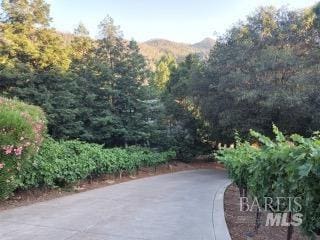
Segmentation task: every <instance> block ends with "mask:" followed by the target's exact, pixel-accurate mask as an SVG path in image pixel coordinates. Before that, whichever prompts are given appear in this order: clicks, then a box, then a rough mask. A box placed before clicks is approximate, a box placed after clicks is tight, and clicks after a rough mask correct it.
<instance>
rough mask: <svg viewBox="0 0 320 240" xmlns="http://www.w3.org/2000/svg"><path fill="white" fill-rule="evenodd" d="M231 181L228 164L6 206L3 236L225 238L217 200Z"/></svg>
mask: <svg viewBox="0 0 320 240" xmlns="http://www.w3.org/2000/svg"><path fill="white" fill-rule="evenodd" d="M227 183H229V180H228V178H227V175H226V172H225V171H223V170H193V171H184V172H178V173H173V174H165V175H160V176H155V177H150V178H143V179H138V180H134V181H130V182H125V183H121V184H117V185H113V186H109V187H104V188H99V189H95V190H91V191H87V192H83V193H79V194H74V195H70V196H66V197H62V198H58V199H54V200H50V201H47V202H41V203H36V204H33V205H30V206H25V207H19V208H15V209H11V210H6V211H3V212H0V239H1V240H15V239H16V240H81V239H86V240H215V239H217V240H223V239H221V238H220V239H218V238H216V236H217V231H218V232H220V234H221V231H223V230H219V229H216V230H215V229H214V226H215V225H216V226H217V227H219V228H221V225H219V223H217V222H216V221H218V222H221V224H222V225H223V223H224V218H222V219H221V217H222V216H221V215H219V213H217V215H219V216H218V218H219V219H220V220H219V219H217V220H215V219H216V218H215V216H214V215H215V211H214V206H215V205H216V207H217V205H218V204H219V201H221V198H220V200H219V198H216V196H217V194H218V193H219V192H220V193H221V189H223V188H224V186H226V184H227ZM220 204H221V203H220ZM221 206H223V205H220V206H219V207H221ZM222 208H223V207H222ZM222 211H223V209H222ZM220 214H221V213H220ZM214 220H215V221H214ZM218 234H219V233H218ZM222 236H223V232H222ZM226 237H227V235H226ZM226 239H228V238H226Z"/></svg>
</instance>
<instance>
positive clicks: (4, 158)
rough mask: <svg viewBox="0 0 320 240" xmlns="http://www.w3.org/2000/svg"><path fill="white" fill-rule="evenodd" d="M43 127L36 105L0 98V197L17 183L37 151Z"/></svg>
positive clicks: (43, 118) (41, 115)
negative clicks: (18, 177)
mask: <svg viewBox="0 0 320 240" xmlns="http://www.w3.org/2000/svg"><path fill="white" fill-rule="evenodd" d="M44 131H45V117H44V113H43V112H42V110H41V109H40V108H38V107H34V106H30V105H27V104H24V103H21V102H18V101H14V100H9V99H5V98H0V199H1V198H7V197H8V196H9V195H10V194H11V193H12V191H13V190H14V189H15V188H16V187H17V176H18V175H19V174H20V173H21V172H23V171H24V169H25V166H26V165H27V164H28V161H29V160H30V158H31V157H32V156H33V155H35V154H36V152H37V151H38V148H39V146H40V144H41V142H42V138H43V133H44Z"/></svg>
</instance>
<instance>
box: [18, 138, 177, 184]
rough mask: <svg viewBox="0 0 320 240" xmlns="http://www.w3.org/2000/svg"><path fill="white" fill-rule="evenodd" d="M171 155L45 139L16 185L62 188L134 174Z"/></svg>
mask: <svg viewBox="0 0 320 240" xmlns="http://www.w3.org/2000/svg"><path fill="white" fill-rule="evenodd" d="M174 156H175V153H174V152H172V151H166V152H161V153H159V152H156V151H152V150H150V149H147V148H141V147H129V148H110V149H105V148H103V147H102V146H101V145H97V144H88V143H84V142H80V141H76V140H72V141H62V140H61V141H55V140H53V139H50V138H49V139H46V140H45V141H44V143H43V145H42V147H41V149H40V151H39V153H38V154H37V155H36V156H35V157H34V158H33V159H32V161H31V163H30V165H29V166H28V168H27V169H26V170H25V171H23V172H21V174H20V178H19V180H20V181H19V184H20V185H19V186H20V187H21V188H30V187H63V186H66V185H70V184H74V183H76V182H78V181H80V180H85V179H87V178H93V177H97V176H100V175H104V174H114V175H115V176H116V175H120V177H121V175H122V174H123V173H128V174H135V173H136V172H137V171H138V170H139V168H141V167H155V166H158V165H160V164H164V163H167V162H168V161H169V160H170V159H172V158H173V157H174Z"/></svg>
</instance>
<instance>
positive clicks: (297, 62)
mask: <svg viewBox="0 0 320 240" xmlns="http://www.w3.org/2000/svg"><path fill="white" fill-rule="evenodd" d="M319 19H320V15H319V4H318V5H317V6H315V7H313V8H311V9H305V10H303V11H291V10H286V9H275V8H272V7H267V8H261V9H259V10H258V11H257V12H255V13H254V14H252V15H250V16H249V17H247V19H246V20H245V21H243V22H240V23H239V24H237V25H235V26H234V27H233V28H232V29H230V30H229V31H228V32H227V33H226V34H225V35H223V36H221V37H220V38H219V39H218V40H217V41H216V44H215V45H214V47H213V49H212V50H211V53H210V56H209V59H208V60H207V61H205V62H204V63H203V64H204V66H203V67H202V68H199V69H198V70H197V66H198V65H199V64H198V63H197V62H195V63H194V64H193V65H194V67H193V70H192V71H184V69H185V65H187V64H188V61H189V59H187V60H186V62H185V64H184V65H181V66H179V67H178V71H179V68H181V70H180V76H176V75H174V74H171V76H172V77H171V81H172V82H174V85H177V84H180V85H184V88H181V89H182V90H183V91H181V94H182V97H184V98H185V99H188V100H189V102H190V104H189V105H194V106H195V107H196V109H197V110H198V111H199V114H200V117H201V120H202V121H203V123H204V124H205V125H207V126H208V127H209V129H210V130H209V131H208V133H209V136H208V137H209V139H212V140H214V141H217V142H229V143H230V142H231V141H232V140H233V134H234V131H235V130H237V131H238V132H239V134H240V135H243V134H246V133H247V132H248V131H249V129H250V128H252V129H254V130H256V131H261V132H263V133H264V134H267V135H271V132H272V131H271V128H270V126H271V124H272V123H275V124H276V125H277V126H279V127H280V128H281V129H283V131H284V132H285V133H288V134H290V133H299V134H302V135H310V134H312V132H313V131H316V130H318V129H319V128H320V121H319V119H320V117H319V111H318V110H319V108H320V105H319V103H320V102H319V92H320V88H319V87H320V84H319V81H320V79H319V76H320V74H319V61H318V59H319V56H320V55H319V54H320V51H319V49H320V48H319V36H320V32H319ZM169 86H170V83H169Z"/></svg>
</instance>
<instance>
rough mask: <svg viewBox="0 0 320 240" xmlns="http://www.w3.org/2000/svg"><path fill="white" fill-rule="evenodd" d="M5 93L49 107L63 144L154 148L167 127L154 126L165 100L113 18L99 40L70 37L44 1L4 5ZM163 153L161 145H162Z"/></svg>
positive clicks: (0, 56)
mask: <svg viewBox="0 0 320 240" xmlns="http://www.w3.org/2000/svg"><path fill="white" fill-rule="evenodd" d="M2 10H3V11H2V12H3V13H2V15H1V22H0V27H1V39H0V93H1V94H2V95H6V96H15V97H18V98H19V99H21V100H23V101H25V102H28V103H32V104H35V105H38V106H41V107H42V108H43V109H44V111H45V112H46V113H47V116H48V131H49V133H50V135H51V136H52V137H54V138H56V139H74V138H78V139H81V140H83V141H88V142H94V143H99V144H104V145H106V146H126V145H132V144H141V145H149V144H150V143H151V142H152V143H154V142H155V141H153V140H152V139H151V138H152V136H154V132H159V131H162V129H163V126H159V125H158V124H151V123H154V122H157V120H156V119H153V118H152V116H154V114H153V112H152V111H153V108H152V104H150V101H151V100H154V99H157V98H158V95H157V94H153V93H155V91H153V90H152V87H151V86H148V85H147V82H148V81H149V79H150V77H151V75H150V72H149V70H148V69H147V64H146V62H145V59H144V57H143V56H142V55H141V54H140V52H139V47H138V45H137V43H136V42H135V41H126V40H125V39H123V37H122V33H121V31H120V29H119V27H118V26H116V25H115V24H114V21H113V19H112V18H111V17H109V16H108V17H106V18H105V19H104V20H103V21H102V22H101V23H100V25H99V29H100V36H99V39H97V40H94V39H92V38H90V37H89V35H88V31H87V30H86V28H85V27H84V26H83V24H80V25H79V26H78V27H77V28H76V29H75V32H74V34H73V35H72V36H71V37H70V36H69V38H67V36H64V35H63V34H61V33H59V32H57V31H55V30H54V29H52V28H50V26H49V24H50V17H49V5H48V4H46V3H45V2H44V1H43V0H37V1H35V0H30V1H29V0H18V1H6V0H5V1H2ZM156 147H161V146H156Z"/></svg>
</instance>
